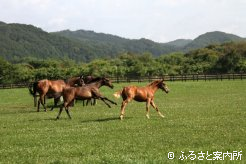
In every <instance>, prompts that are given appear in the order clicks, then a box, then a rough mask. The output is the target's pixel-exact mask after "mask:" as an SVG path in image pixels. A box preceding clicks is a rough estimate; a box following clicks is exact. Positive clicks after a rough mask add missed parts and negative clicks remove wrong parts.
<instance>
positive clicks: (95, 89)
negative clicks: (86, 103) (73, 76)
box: [56, 78, 117, 119]
mask: <svg viewBox="0 0 246 164" xmlns="http://www.w3.org/2000/svg"><path fill="white" fill-rule="evenodd" d="M101 86H108V87H110V88H112V89H113V87H114V86H113V84H112V82H111V80H109V79H107V78H98V80H97V81H95V82H93V83H91V84H87V85H83V86H81V87H70V88H65V89H64V91H63V99H64V103H63V105H61V107H60V111H59V113H58V115H57V117H56V119H59V118H60V115H61V113H62V110H63V108H65V110H66V113H67V115H68V117H69V118H70V119H71V116H70V114H69V107H70V106H71V104H72V103H73V101H74V99H79V100H88V99H92V98H93V99H100V100H102V101H103V102H104V103H105V104H106V105H107V106H108V107H109V108H111V106H110V105H109V104H108V103H107V102H106V100H107V101H108V102H110V103H112V104H114V105H117V103H115V102H113V101H112V100H110V99H108V98H107V97H105V96H103V95H102V94H101V93H100V92H99V88H100V87H101Z"/></svg>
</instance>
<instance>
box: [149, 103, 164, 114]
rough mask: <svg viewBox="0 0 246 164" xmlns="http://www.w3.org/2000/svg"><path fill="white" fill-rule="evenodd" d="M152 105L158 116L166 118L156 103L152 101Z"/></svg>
mask: <svg viewBox="0 0 246 164" xmlns="http://www.w3.org/2000/svg"><path fill="white" fill-rule="evenodd" d="M150 104H151V106H152V107H153V108H154V109H155V110H156V111H157V112H158V114H159V115H160V116H161V117H162V118H164V117H165V116H164V115H162V114H161V112H160V111H159V109H158V107H157V106H156V105H155V103H154V101H153V100H152V101H150Z"/></svg>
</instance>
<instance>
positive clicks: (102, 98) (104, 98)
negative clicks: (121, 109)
mask: <svg viewBox="0 0 246 164" xmlns="http://www.w3.org/2000/svg"><path fill="white" fill-rule="evenodd" d="M92 92H93V97H92V98H98V99H100V100H102V101H103V102H104V103H105V104H106V105H107V106H108V107H109V108H111V106H110V105H109V104H108V103H107V102H106V101H105V100H107V101H109V102H111V103H112V104H115V105H117V103H116V102H113V101H112V100H109V99H108V98H107V97H104V96H102V95H101V94H100V93H99V92H96V91H92Z"/></svg>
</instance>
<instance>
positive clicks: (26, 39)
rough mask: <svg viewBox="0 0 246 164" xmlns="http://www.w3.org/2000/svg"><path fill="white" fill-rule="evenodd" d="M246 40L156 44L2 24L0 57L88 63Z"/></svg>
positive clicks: (211, 37)
mask: <svg viewBox="0 0 246 164" xmlns="http://www.w3.org/2000/svg"><path fill="white" fill-rule="evenodd" d="M238 40H243V38H241V37H239V36H236V35H232V34H226V33H223V32H210V33H206V34H203V35H200V36H199V37H197V38H196V39H194V40H189V39H178V40H175V41H172V42H168V43H157V42H154V41H151V40H148V39H144V38H142V39H126V38H122V37H119V36H115V35H111V34H103V33H96V32H93V31H85V30H78V31H69V30H65V31H59V32H54V33H48V32H45V31H43V30H42V29H40V28H37V27H35V26H32V25H25V24H6V23H4V22H0V57H3V58H4V59H6V60H8V61H16V60H17V61H18V60H23V59H25V58H36V59H42V60H46V59H68V58H69V59H71V60H74V61H76V62H80V61H83V62H88V61H91V60H93V59H96V58H114V57H116V56H117V55H119V54H122V53H125V52H132V53H139V54H142V53H144V52H150V53H151V54H153V55H154V56H156V57H157V56H160V55H162V54H168V53H172V52H177V51H183V52H187V51H189V50H191V49H196V48H201V47H205V46H207V45H209V44H214V43H224V42H229V41H238Z"/></svg>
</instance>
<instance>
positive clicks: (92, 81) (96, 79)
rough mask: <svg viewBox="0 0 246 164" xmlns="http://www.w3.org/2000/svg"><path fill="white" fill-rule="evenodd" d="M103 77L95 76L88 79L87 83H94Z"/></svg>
mask: <svg viewBox="0 0 246 164" xmlns="http://www.w3.org/2000/svg"><path fill="white" fill-rule="evenodd" d="M102 79H103V78H102V77H96V78H94V79H92V80H91V81H89V83H94V82H97V81H99V80H102Z"/></svg>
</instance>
